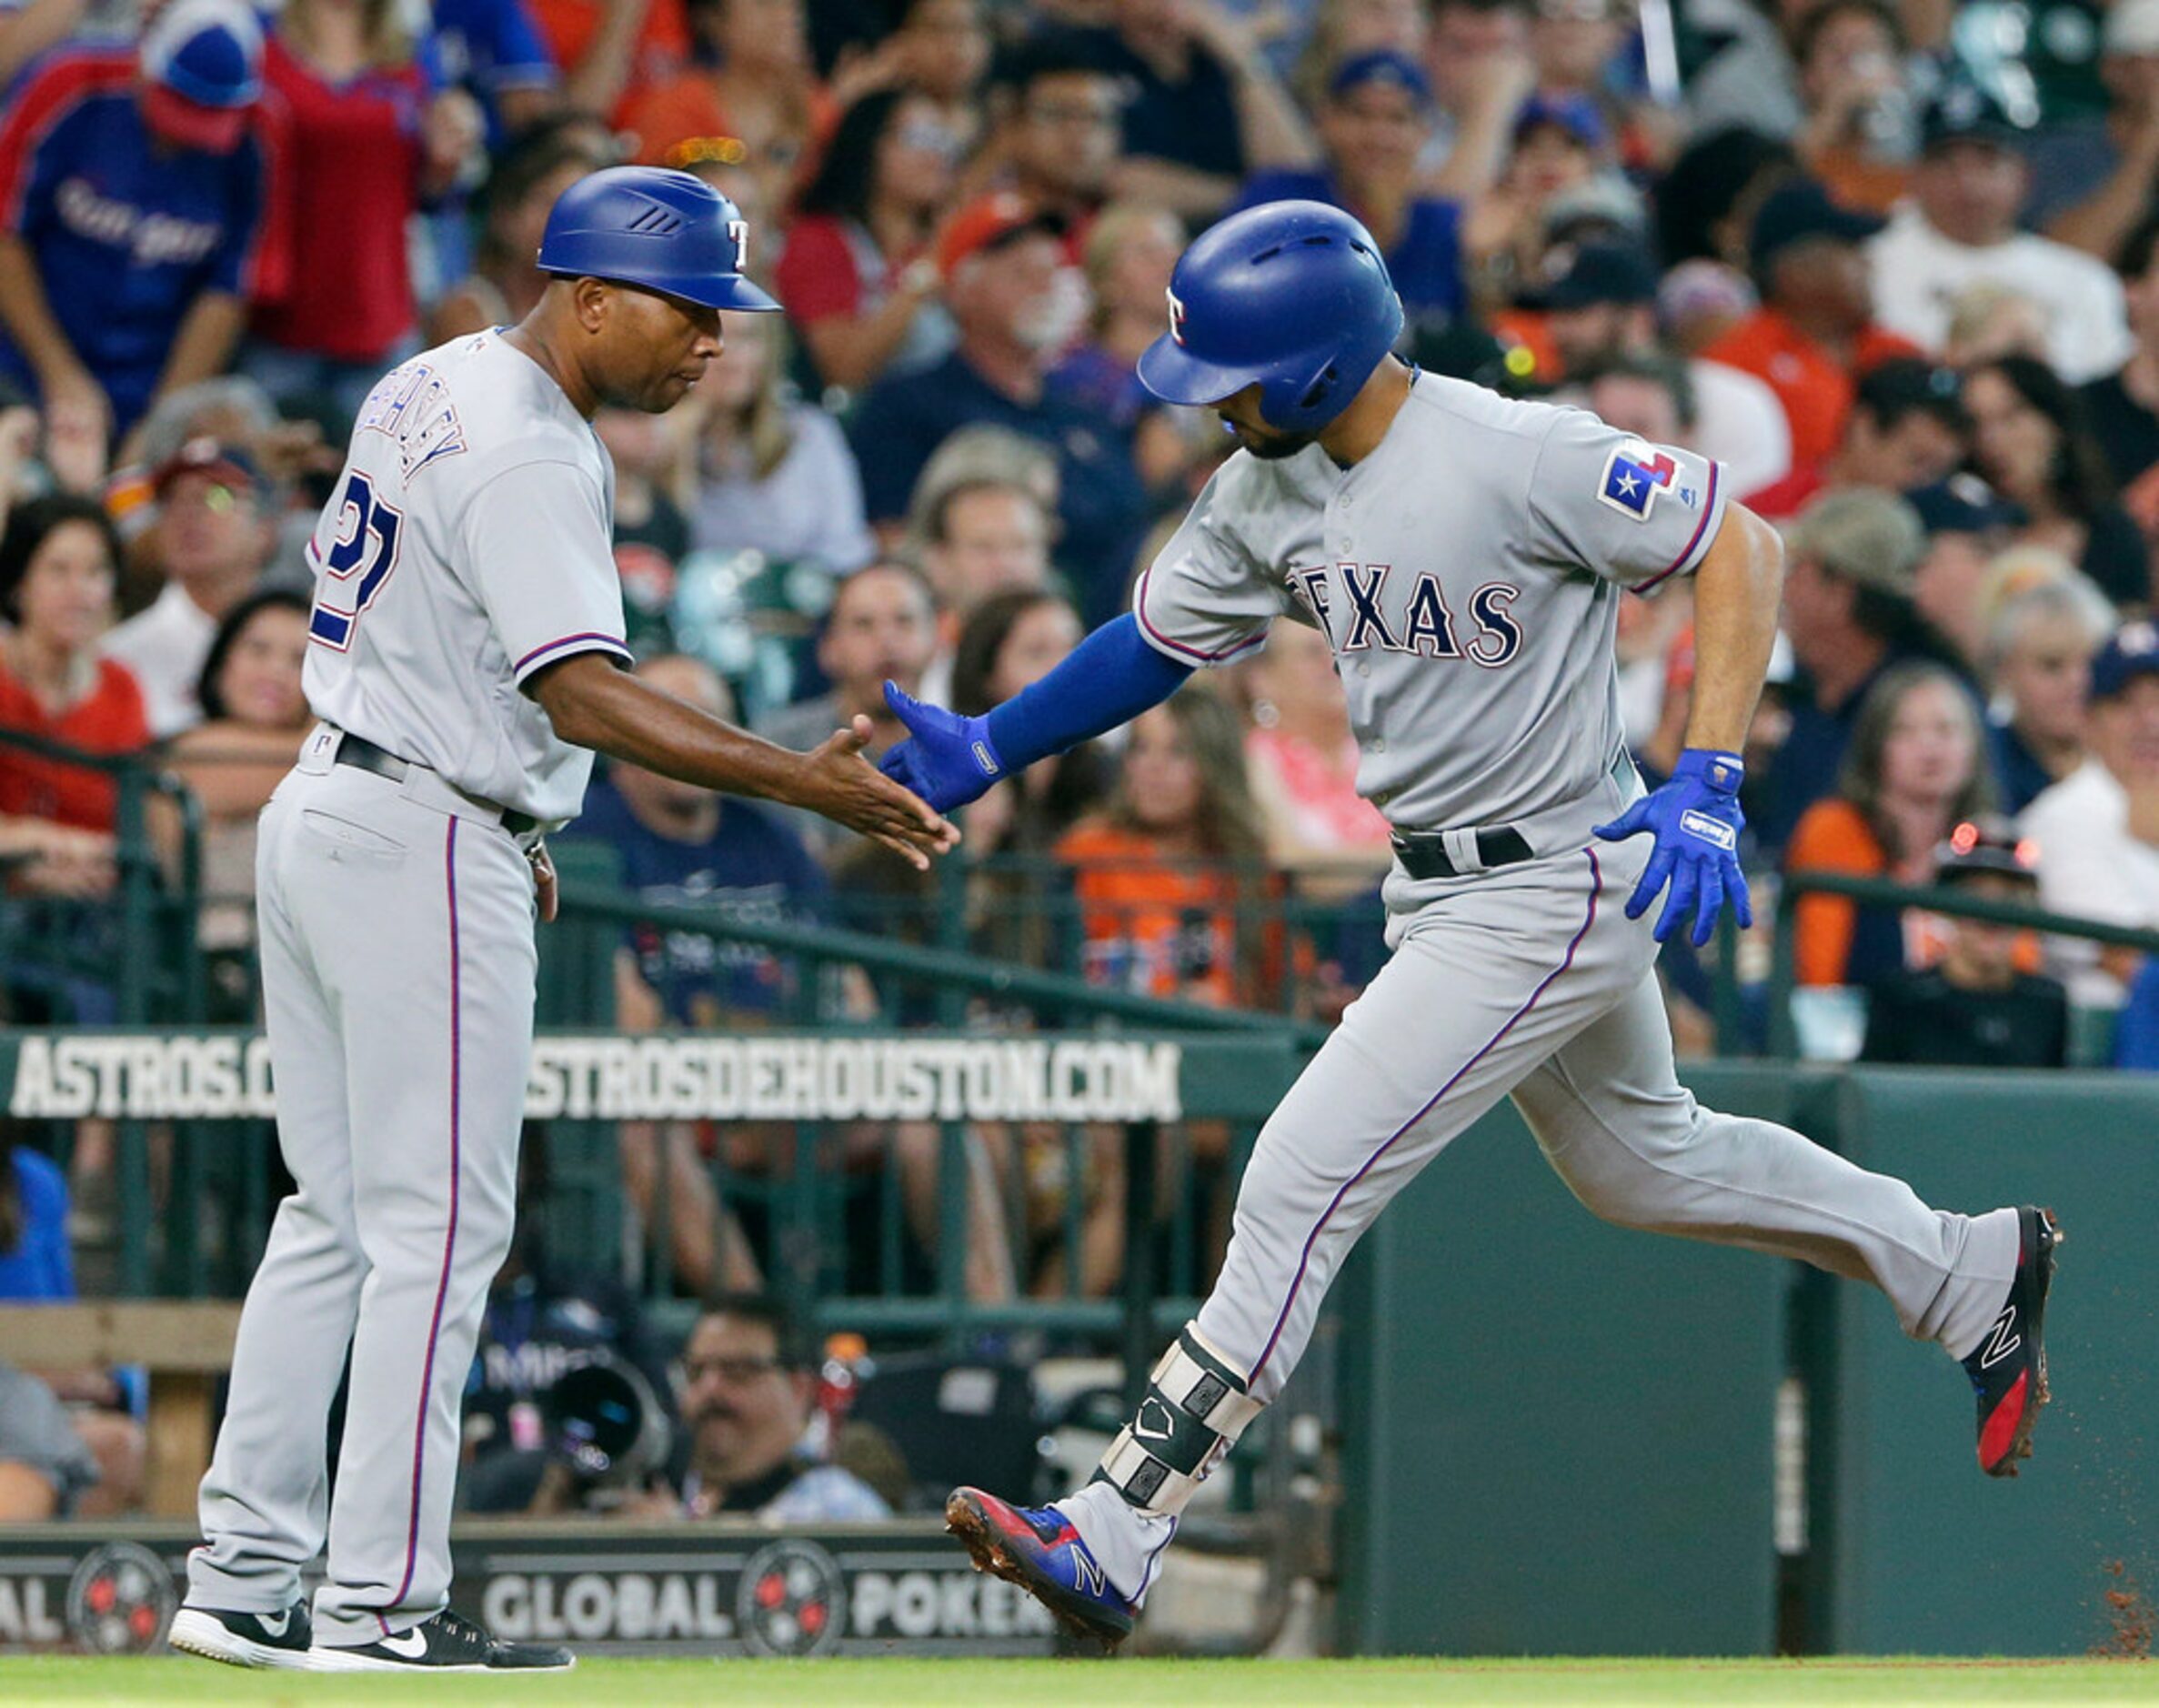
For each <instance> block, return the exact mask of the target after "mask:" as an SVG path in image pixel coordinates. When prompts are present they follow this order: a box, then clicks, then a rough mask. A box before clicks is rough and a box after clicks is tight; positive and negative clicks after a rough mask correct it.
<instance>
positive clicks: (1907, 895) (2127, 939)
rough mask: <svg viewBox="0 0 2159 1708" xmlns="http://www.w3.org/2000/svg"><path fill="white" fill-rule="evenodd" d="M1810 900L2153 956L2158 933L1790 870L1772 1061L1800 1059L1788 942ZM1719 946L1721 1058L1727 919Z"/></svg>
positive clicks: (1729, 955)
mask: <svg viewBox="0 0 2159 1708" xmlns="http://www.w3.org/2000/svg"><path fill="white" fill-rule="evenodd" d="M1810 895H1821V896H1841V897H1843V898H1844V899H1846V900H1849V901H1852V902H1853V903H1855V904H1857V905H1858V906H1860V907H1879V908H1894V909H1903V908H1920V909H1925V910H1926V911H1927V912H1930V913H1938V914H1942V915H1943V916H1945V917H1947V918H1951V919H1982V920H1985V921H1987V922H1989V923H1991V924H1994V925H2006V926H2010V927H2013V928H2014V929H2019V930H2026V931H2033V932H2038V933H2041V934H2043V935H2045V936H2049V937H2073V938H2084V939H2087V940H2089V941H2091V942H2094V943H2103V944H2109V945H2114V946H2117V947H2120V948H2124V949H2136V950H2137V951H2139V952H2140V953H2143V954H2147V955H2149V954H2154V953H2159V931H2155V930H2147V929H2140V928H2138V927H2134V926H2126V925H2111V924H2108V923H2105V922H2104V921H2102V920H2099V919H2082V918H2079V917H2077V916H2075V915H2073V914H2065V913H2053V912H2049V911H2048V910H2047V909H2044V908H2033V907H2024V906H2022V905H2019V904H2018V903H2015V902H2010V901H1995V900H1990V899H1987V898H1986V897H1983V896H1976V895H1973V894H1972V893H1971V892H1969V891H1968V890H1964V889H1959V888H1958V887H1956V886H1955V885H1933V886H1928V885H1914V884H1899V883H1893V882H1891V881H1890V880H1889V879H1883V878H1856V877H1852V876H1849V875H1847V874H1844V873H1839V872H1789V873H1786V874H1784V876H1783V877H1782V879H1781V882H1780V888H1779V891H1778V896H1777V912H1776V926H1775V937H1774V939H1772V946H1771V954H1770V970H1769V983H1768V1002H1769V1013H1768V1026H1769V1053H1770V1054H1771V1055H1772V1056H1777V1057H1783V1058H1791V1057H1794V1056H1796V1055H1797V1054H1798V1049H1797V1037H1796V1029H1795V1027H1794V1024H1793V1021H1792V991H1793V990H1795V989H1796V988H1797V984H1798V980H1797V977H1796V974H1795V970H1794V963H1795V951H1794V939H1795V938H1796V934H1797V929H1798V919H1799V903H1800V901H1801V899H1803V897H1806V896H1810ZM1718 940H1719V943H1720V945H1721V953H1720V956H1719V962H1720V964H1719V968H1718V975H1719V978H1718V993H1719V1001H1718V1016H1717V1018H1718V1023H1719V1032H1718V1037H1719V1053H1721V1054H1732V1053H1737V1052H1736V1051H1733V1050H1731V1049H1729V1048H1728V1047H1727V1046H1726V1043H1725V1040H1727V1039H1728V1038H1731V1037H1732V1036H1733V1035H1734V1034H1732V1033H1727V1032H1726V1031H1725V1030H1723V1027H1724V1021H1725V1015H1726V1013H1727V1009H1726V1003H1727V1000H1730V1001H1732V1002H1734V1003H1735V1002H1736V996H1735V994H1732V993H1731V992H1728V991H1727V989H1726V987H1727V985H1728V984H1729V985H1733V986H1735V984H1736V980H1734V979H1733V976H1732V969H1733V967H1734V964H1735V962H1734V954H1733V949H1734V945H1735V940H1736V939H1735V933H1734V931H1733V929H1732V921H1731V917H1730V915H1726V916H1725V919H1724V921H1723V924H1722V929H1721V931H1720V933H1719V939H1718Z"/></svg>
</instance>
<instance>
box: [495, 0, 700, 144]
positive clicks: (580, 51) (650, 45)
mask: <svg viewBox="0 0 2159 1708" xmlns="http://www.w3.org/2000/svg"><path fill="white" fill-rule="evenodd" d="M529 4H530V5H531V7H532V21H533V22H534V23H535V24H537V25H539V31H540V34H541V35H543V36H545V37H546V38H547V46H548V49H549V51H551V52H552V53H553V54H554V55H555V63H556V64H557V65H559V66H561V67H562V73H563V75H564V76H566V77H567V75H569V74H570V73H571V72H572V71H574V70H575V69H576V68H577V65H579V63H580V62H582V61H583V59H584V57H585V55H587V53H589V52H590V51H591V49H592V38H593V37H594V36H595V35H598V34H599V24H600V19H601V18H602V17H603V16H605V15H606V14H607V11H608V6H607V4H606V0H529ZM688 58H689V19H688V14H687V13H686V12H685V10H684V8H683V0H652V3H651V5H649V6H648V7H647V8H646V12H645V25H644V27H643V28H642V29H640V30H639V31H638V45H637V46H636V48H635V49H634V50H633V51H632V52H631V54H630V57H629V79H628V82H626V83H625V84H624V85H622V98H621V99H620V100H619V101H618V102H617V103H616V104H615V111H614V112H613V114H612V115H610V117H611V118H612V120H613V122H614V123H615V124H617V125H618V126H620V125H627V124H628V112H629V107H630V103H631V102H632V101H633V100H635V99H636V97H637V96H638V95H639V94H641V93H642V92H643V91H644V90H645V89H647V88H648V87H649V86H650V85H653V84H656V83H659V82H661V81H663V80H664V79H666V78H668V77H670V76H672V75H674V74H675V73H676V72H677V71H678V70H680V69H681V68H682V66H683V65H684V64H685V63H687V62H688ZM684 134H685V135H696V136H711V135H713V134H714V133H712V132H710V131H698V132H694V133H693V132H685V133H684Z"/></svg>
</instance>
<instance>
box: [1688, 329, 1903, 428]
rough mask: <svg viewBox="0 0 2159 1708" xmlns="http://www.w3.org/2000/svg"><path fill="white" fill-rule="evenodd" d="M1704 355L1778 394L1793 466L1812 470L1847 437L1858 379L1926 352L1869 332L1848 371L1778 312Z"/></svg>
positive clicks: (1887, 335)
mask: <svg viewBox="0 0 2159 1708" xmlns="http://www.w3.org/2000/svg"><path fill="white" fill-rule="evenodd" d="M1919 354H1920V351H1919V348H1918V347H1917V346H1916V345H1913V344H1910V343H1907V342H1906V341H1905V340H1904V339H1903V338H1900V337H1897V336H1896V334H1894V333H1893V332H1884V331H1883V330H1882V328H1881V327H1868V328H1867V329H1866V330H1865V331H1864V332H1863V333H1861V334H1860V335H1859V343H1858V348H1857V349H1856V351H1855V352H1854V355H1853V364H1852V367H1850V368H1846V367H1844V366H1843V364H1842V363H1841V362H1839V361H1838V360H1837V359H1836V357H1833V356H1832V355H1831V354H1830V353H1829V352H1828V351H1827V350H1825V349H1823V347H1821V346H1820V345H1819V344H1816V343H1815V342H1814V340H1813V339H1812V338H1810V337H1807V335H1806V334H1805V333H1803V332H1802V331H1801V330H1800V329H1799V328H1798V327H1795V326H1793V325H1792V322H1791V321H1789V320H1787V319H1786V318H1785V317H1784V316H1782V315H1781V314H1779V313H1778V312H1777V311H1776V310H1775V309H1773V308H1759V309H1756V310H1755V311H1754V313H1752V314H1751V315H1749V316H1747V317H1746V318H1745V319H1744V320H1742V321H1741V322H1740V323H1739V324H1738V325H1737V326H1735V327H1732V329H1731V330H1730V331H1729V332H1727V333H1725V334H1724V336H1723V337H1721V338H1719V339H1717V340H1716V341H1715V342H1714V343H1713V344H1712V345H1711V346H1710V347H1708V348H1707V349H1705V350H1703V351H1702V355H1703V356H1704V357H1707V358H1708V359H1709V360H1711V361H1712V362H1722V363H1723V364H1725V366H1727V367H1736V368H1739V369H1740V370H1741V371H1742V372H1744V373H1749V374H1752V375H1755V376H1756V377H1759V378H1760V379H1761V380H1762V382H1763V383H1764V384H1765V385H1767V386H1768V387H1769V388H1770V389H1771V390H1772V391H1773V392H1775V393H1776V394H1777V401H1778V402H1779V403H1781V404H1782V405H1783V406H1784V416H1785V418H1786V419H1787V420H1788V421H1790V422H1791V424H1792V467H1794V468H1811V467H1814V466H1815V465H1817V464H1819V463H1821V462H1822V461H1823V459H1825V458H1826V457H1828V456H1829V454H1830V453H1831V452H1832V451H1833V450H1835V449H1836V447H1837V444H1838V441H1839V440H1841V439H1842V438H1843V437H1844V417H1846V416H1848V415H1850V414H1851V413H1852V397H1853V380H1854V378H1855V377H1857V376H1858V375H1860V374H1863V373H1865V372H1866V371H1867V370H1868V369H1869V368H1871V367H1873V366H1874V365H1875V364H1876V363H1878V362H1885V361H1887V360H1888V359H1889V358H1890V357H1893V356H1917V355H1919Z"/></svg>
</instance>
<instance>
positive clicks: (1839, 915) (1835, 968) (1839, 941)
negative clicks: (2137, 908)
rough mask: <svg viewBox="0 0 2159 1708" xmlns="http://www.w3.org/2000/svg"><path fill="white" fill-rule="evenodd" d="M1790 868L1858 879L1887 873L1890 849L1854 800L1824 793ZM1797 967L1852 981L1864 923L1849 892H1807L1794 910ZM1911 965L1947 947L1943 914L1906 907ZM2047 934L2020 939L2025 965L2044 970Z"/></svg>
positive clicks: (1812, 976)
mask: <svg viewBox="0 0 2159 1708" xmlns="http://www.w3.org/2000/svg"><path fill="white" fill-rule="evenodd" d="M1784 869H1786V870H1787V871H1792V872H1843V873H1844V874H1846V875H1848V876H1850V877H1853V878H1887V877H1889V876H1891V875H1892V874H1891V872H1890V869H1889V850H1888V849H1884V848H1883V846H1882V839H1881V838H1879V837H1878V836H1876V835H1875V834H1874V829H1873V826H1872V825H1870V824H1869V823H1868V822H1867V821H1866V819H1865V817H1864V816H1863V814H1862V813H1861V812H1860V810H1859V809H1858V808H1857V807H1854V806H1853V804H1852V803H1851V802H1850V801H1848V800H1840V799H1828V800H1818V801H1816V802H1815V803H1814V804H1813V806H1812V807H1809V808H1808V809H1806V811H1804V812H1803V813H1802V814H1801V815H1800V819H1799V823H1798V824H1797V825H1796V826H1794V827H1793V829H1792V840H1791V841H1790V842H1789V843H1788V844H1787V845H1786V847H1785V850H1784ZM1794 912H1795V917H1794V919H1793V921H1792V976H1793V979H1794V980H1795V981H1796V982H1797V983H1799V984H1803V985H1839V984H1844V983H1848V982H1849V980H1848V979H1847V977H1846V974H1847V970H1848V969H1849V968H1850V966H1851V962H1852V941H1853V937H1854V935H1855V934H1856V933H1857V931H1858V929H1859V904H1858V903H1856V902H1854V901H1853V900H1851V899H1848V898H1846V897H1844V896H1823V895H1808V896H1802V897H1801V898H1800V899H1799V901H1798V903H1797V905H1796V908H1795V909H1794ZM1902 931H1903V949H1904V965H1905V966H1907V967H1931V966H1933V964H1934V962H1936V961H1937V960H1939V959H1942V951H1943V949H1944V948H1945V947H1946V943H1945V940H1944V937H1943V919H1942V916H1941V915H1939V914H1935V913H1929V912H1926V911H1925V910H1924V909H1917V908H1910V909H1905V911H1904V917H1903V928H1902ZM2015 959H2016V966H2017V970H2019V971H2021V972H2037V971H2038V970H2039V959H2040V956H2039V939H2037V938H2036V937H2034V936H2033V935H2032V934H2031V933H2030V932H2029V931H2025V932H2021V933H2019V935H2018V938H2017V943H2016V949H2015Z"/></svg>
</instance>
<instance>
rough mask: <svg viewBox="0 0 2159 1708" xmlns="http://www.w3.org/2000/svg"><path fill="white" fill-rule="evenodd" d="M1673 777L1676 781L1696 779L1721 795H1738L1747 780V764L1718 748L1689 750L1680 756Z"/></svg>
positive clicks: (1734, 754)
mask: <svg viewBox="0 0 2159 1708" xmlns="http://www.w3.org/2000/svg"><path fill="white" fill-rule="evenodd" d="M1672 777H1673V779H1675V780H1676V779H1679V778H1682V777H1692V778H1695V779H1699V780H1700V781H1701V782H1702V784H1704V785H1705V786H1706V787H1708V788H1709V789H1713V790H1714V791H1715V792H1716V793H1718V794H1720V795H1736V794H1738V793H1739V790H1740V785H1741V784H1742V783H1744V782H1745V781H1746V780H1747V762H1746V761H1745V760H1744V759H1741V758H1740V757H1739V755H1738V754H1736V753H1726V752H1724V751H1722V749H1718V748H1689V749H1687V750H1686V751H1685V752H1683V753H1682V754H1681V755H1680V756H1679V763H1678V764H1677V765H1674V766H1673V767H1672Z"/></svg>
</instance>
